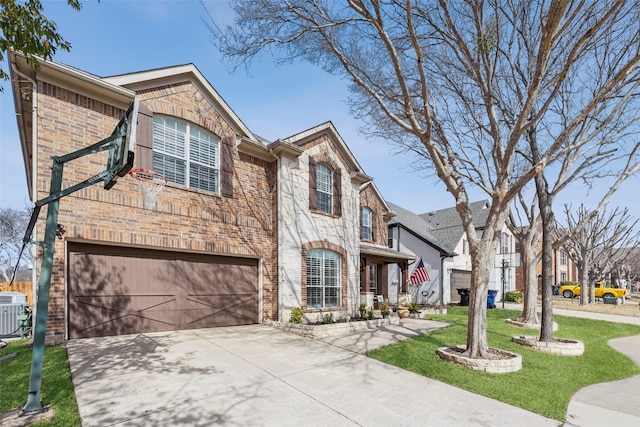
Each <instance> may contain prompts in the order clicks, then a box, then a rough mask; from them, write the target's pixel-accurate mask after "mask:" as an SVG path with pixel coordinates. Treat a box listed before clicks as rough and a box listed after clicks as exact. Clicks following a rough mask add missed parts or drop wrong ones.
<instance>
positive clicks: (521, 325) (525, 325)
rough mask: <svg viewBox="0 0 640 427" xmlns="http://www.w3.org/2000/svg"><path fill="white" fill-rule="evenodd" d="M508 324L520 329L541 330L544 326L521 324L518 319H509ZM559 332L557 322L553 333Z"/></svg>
mask: <svg viewBox="0 0 640 427" xmlns="http://www.w3.org/2000/svg"><path fill="white" fill-rule="evenodd" d="M507 323H509V324H511V325H514V326H517V327H519V328H526V329H540V327H541V326H542V323H537V324H536V323H524V322H519V321H517V320H516V319H507ZM557 330H558V324H557V323H556V322H553V332H555V331H557Z"/></svg>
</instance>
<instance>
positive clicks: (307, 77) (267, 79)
mask: <svg viewBox="0 0 640 427" xmlns="http://www.w3.org/2000/svg"><path fill="white" fill-rule="evenodd" d="M206 3H207V7H208V8H209V10H210V12H211V13H212V14H213V15H214V17H215V19H216V21H218V22H231V20H232V11H231V10H230V8H229V7H228V6H227V2H226V1H207V2H206ZM43 4H44V7H45V14H46V15H47V16H48V17H49V18H50V19H52V20H53V21H55V22H56V24H57V25H58V29H59V31H60V32H61V33H62V35H63V36H64V37H65V38H66V39H67V40H68V41H70V42H71V44H72V50H71V52H68V53H67V52H58V54H57V55H56V56H55V57H54V60H56V61H58V62H62V63H64V64H67V65H70V66H73V67H76V68H79V69H81V70H85V71H87V72H90V73H92V74H95V75H98V76H110V75H115V74H126V73H129V72H135V71H141V70H147V69H153V68H160V67H168V66H173V65H180V64H186V63H193V64H194V65H195V66H196V67H198V69H199V70H200V71H201V72H202V74H203V75H204V77H205V78H206V79H207V80H208V81H209V82H210V83H211V84H212V86H213V87H215V88H216V90H217V91H218V92H219V93H220V95H221V96H222V97H223V98H224V99H225V100H226V102H227V103H228V104H229V106H230V107H231V108H232V109H233V110H234V111H235V113H236V114H237V115H238V116H239V117H240V119H241V120H242V121H243V122H244V123H245V124H246V125H247V126H248V127H249V129H251V130H252V131H253V132H254V133H256V134H258V135H261V136H263V137H265V138H267V139H270V140H275V139H277V138H285V137H287V136H290V135H292V134H295V133H297V132H300V131H303V130H306V129H308V128H310V127H313V126H316V125H318V124H320V123H323V122H325V121H332V122H333V124H334V125H335V126H336V128H337V129H338V132H339V133H340V134H341V136H342V138H343V139H344V140H345V141H346V143H347V145H348V146H349V148H350V149H351V151H352V152H353V154H354V155H355V157H356V159H357V160H358V162H359V163H360V165H361V166H362V167H363V169H364V171H365V173H367V174H368V175H370V176H372V177H373V178H374V182H375V183H376V186H377V187H378V189H379V190H380V191H381V193H382V195H383V197H385V198H386V199H387V200H389V201H390V202H393V203H395V204H397V205H400V206H402V207H404V208H406V209H409V210H411V211H413V212H416V213H423V212H428V211H430V210H434V209H441V208H446V207H450V206H453V204H454V201H453V198H452V196H451V195H450V194H449V193H447V192H446V191H445V190H444V186H443V185H442V184H440V183H439V182H438V181H437V178H433V177H430V178H426V177H424V176H423V175H421V174H420V173H418V172H415V171H413V170H411V168H409V167H407V165H408V164H409V163H410V162H411V158H410V157H408V156H406V155H402V156H401V155H394V154H393V147H390V146H389V145H387V144H385V142H384V141H381V140H367V139H365V138H364V137H363V136H361V135H360V134H359V133H358V122H357V121H356V120H355V119H353V118H351V117H350V116H349V114H348V108H347V106H346V104H345V99H346V98H347V96H348V90H347V85H346V83H345V82H344V81H342V80H341V79H339V78H338V77H335V76H331V75H329V74H327V73H325V72H324V71H322V70H320V69H318V68H316V67H314V66H312V65H309V64H307V63H295V64H284V65H280V66H276V65H275V63H274V61H273V60H272V59H271V58H270V57H268V56H263V57H262V58H261V59H260V60H259V61H256V62H254V63H253V65H252V67H251V68H250V69H249V70H248V71H245V70H244V69H238V70H237V71H235V72H234V73H231V70H230V69H229V67H228V66H227V65H226V64H224V63H223V61H222V59H221V55H220V54H219V53H218V52H217V50H216V48H215V47H214V46H213V45H212V44H211V43H210V41H209V37H210V34H209V31H208V29H207V28H206V26H205V24H204V23H203V17H204V16H205V15H204V11H203V9H202V7H201V5H200V3H199V2H198V1H197V0H103V1H102V2H101V3H98V2H97V1H95V0H83V8H82V10H81V11H80V12H76V11H74V10H73V9H71V8H70V7H68V6H67V4H66V1H64V0H44V1H43ZM2 66H3V69H5V70H7V68H6V62H5V63H4V64H3V65H2ZM2 86H3V88H4V92H3V93H0V207H13V208H22V207H24V206H28V205H29V200H28V192H27V186H26V179H25V174H24V167H23V162H22V157H21V154H20V145H19V139H18V133H17V125H16V120H15V111H14V106H13V98H12V95H11V90H10V87H9V84H8V82H2ZM93 142H96V141H87V144H90V143H93ZM60 154H65V153H60ZM638 184H639V183H638V179H637V178H632V179H631V181H630V182H627V184H626V185H625V187H624V189H623V191H622V192H621V194H619V195H618V196H616V199H615V200H614V203H615V204H620V205H628V206H629V207H630V209H631V211H632V212H631V213H632V215H634V216H636V217H638V216H640V201H639V200H640V198H639V197H638V195H637V188H638ZM601 188H606V185H601ZM596 192H597V190H596ZM571 194H572V195H575V196H576V200H577V201H578V202H577V203H579V201H580V200H582V198H584V197H585V196H584V191H582V189H581V188H575V189H574V190H573V191H572V192H571ZM592 194H593V192H592ZM483 198H485V196H484V195H482V194H473V195H472V200H473V201H475V200H480V199H483Z"/></svg>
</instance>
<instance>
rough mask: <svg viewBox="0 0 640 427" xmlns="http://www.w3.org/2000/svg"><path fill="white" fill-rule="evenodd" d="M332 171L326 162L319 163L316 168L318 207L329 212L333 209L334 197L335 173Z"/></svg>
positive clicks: (321, 210)
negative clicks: (332, 201)
mask: <svg viewBox="0 0 640 427" xmlns="http://www.w3.org/2000/svg"><path fill="white" fill-rule="evenodd" d="M331 172H332V171H331V168H330V167H329V166H327V165H325V164H324V163H319V164H318V167H317V169H316V192H317V193H316V194H317V197H318V202H317V203H318V206H317V209H318V210H319V211H320V212H325V213H328V214H330V213H332V211H333V209H332V203H331V200H332V198H333V191H332V190H333V174H332V173H331Z"/></svg>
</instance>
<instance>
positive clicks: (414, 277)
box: [409, 259, 431, 285]
mask: <svg viewBox="0 0 640 427" xmlns="http://www.w3.org/2000/svg"><path fill="white" fill-rule="evenodd" d="M409 281H410V282H411V284H412V285H417V284H418V283H424V282H430V281H431V278H430V277H429V273H427V269H426V268H425V267H424V263H423V262H422V259H420V262H419V263H418V266H417V267H416V268H415V270H413V273H411V277H410V278H409Z"/></svg>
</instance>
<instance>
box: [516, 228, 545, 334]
mask: <svg viewBox="0 0 640 427" xmlns="http://www.w3.org/2000/svg"><path fill="white" fill-rule="evenodd" d="M531 239H532V237H530V236H528V238H527V239H525V240H526V244H525V245H522V247H521V260H520V261H521V263H522V271H523V275H524V292H523V294H524V298H523V307H522V315H521V316H520V319H518V320H519V321H520V322H523V323H527V324H530V325H538V324H539V323H540V321H539V320H538V313H537V310H536V308H537V306H538V277H537V276H536V257H535V254H534V248H533V243H532V242H531Z"/></svg>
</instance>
